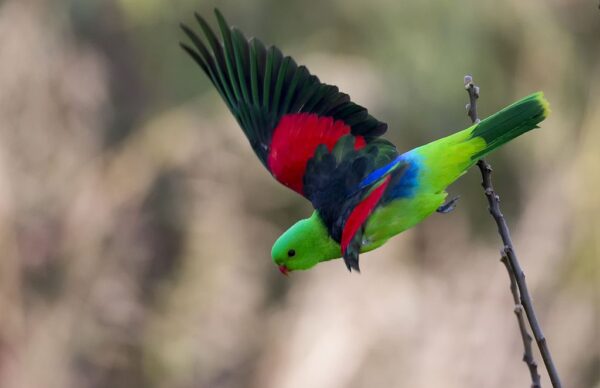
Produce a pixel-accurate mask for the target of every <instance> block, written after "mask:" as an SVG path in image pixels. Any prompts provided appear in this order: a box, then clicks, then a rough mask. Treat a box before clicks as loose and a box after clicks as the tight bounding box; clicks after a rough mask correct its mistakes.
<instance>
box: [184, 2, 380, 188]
mask: <svg viewBox="0 0 600 388" xmlns="http://www.w3.org/2000/svg"><path fill="white" fill-rule="evenodd" d="M215 14H216V17H217V21H218V24H219V29H220V31H221V38H222V40H219V38H217V36H216V34H215V33H214V32H213V30H212V29H211V28H210V26H209V25H208V24H207V23H206V21H205V20H204V19H203V18H202V17H201V16H199V15H198V14H196V19H197V21H198V23H199V25H200V29H201V30H202V32H203V33H204V38H205V41H203V40H202V39H201V38H200V37H199V36H198V35H197V34H196V33H194V32H193V31H192V30H191V29H190V28H189V27H187V26H185V25H182V26H181V28H182V29H183V31H184V32H185V34H186V35H187V36H188V37H189V39H190V41H191V43H192V44H191V45H188V44H185V43H182V44H181V46H182V47H183V49H184V50H185V51H187V53H188V54H189V55H190V56H191V57H192V58H193V59H194V60H195V61H196V63H198V65H199V66H200V68H201V69H202V70H203V71H204V73H206V75H207V76H208V78H209V79H210V80H211V82H212V83H213V85H214V86H215V88H216V89H217V91H218V92H219V94H220V95H221V97H222V98H223V100H224V101H225V103H226V104H227V106H228V107H229V110H230V111H231V113H233V115H234V116H235V118H236V120H237V121H238V123H239V125H240V126H241V127H242V130H243V131H244V133H245V134H246V137H247V138H248V140H249V142H250V145H251V146H252V148H253V149H254V152H255V153H256V155H257V156H258V158H259V159H260V161H261V162H262V164H263V165H264V166H265V167H266V168H267V169H268V170H269V171H270V172H271V174H272V175H273V176H274V177H275V178H276V179H277V180H278V181H279V182H281V183H283V184H284V185H286V186H288V187H289V188H291V189H293V190H294V191H296V192H298V193H300V194H302V195H304V196H306V190H305V188H304V175H305V169H306V164H307V162H308V160H309V159H310V158H311V157H312V156H313V155H314V153H315V151H316V149H317V148H318V147H319V146H320V145H324V146H325V147H326V148H327V149H328V150H332V149H333V147H334V145H335V144H336V143H337V142H338V140H339V139H340V138H341V137H342V136H345V135H351V136H352V137H354V139H355V141H354V147H355V149H360V148H363V147H364V146H365V145H366V144H369V143H370V142H371V141H373V140H374V139H375V138H377V137H378V136H380V135H382V134H383V133H384V132H385V131H386V129H387V124H385V123H383V122H381V121H378V120H377V119H375V118H374V117H372V116H371V115H369V114H368V112H367V109H365V108H363V107H362V106H360V105H357V104H355V103H353V102H352V101H350V97H349V96H348V95H347V94H344V93H342V92H340V91H339V90H338V88H337V87H336V86H332V85H327V84H324V83H321V82H320V81H319V79H318V78H317V77H316V76H314V75H311V74H310V72H309V71H308V69H307V68H306V67H304V66H298V65H297V64H296V62H295V61H294V60H293V59H292V58H291V57H289V56H284V55H283V54H282V53H281V51H280V50H279V49H278V48H277V47H274V46H271V47H269V48H266V47H265V45H264V44H263V43H262V42H261V41H260V40H258V39H250V40H248V39H246V37H244V35H243V34H242V32H240V31H239V30H238V29H236V28H231V27H229V25H228V24H227V23H226V21H225V19H224V18H223V16H222V15H221V13H220V12H219V11H218V10H215ZM205 42H207V43H205Z"/></svg>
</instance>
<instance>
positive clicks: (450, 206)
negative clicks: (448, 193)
mask: <svg viewBox="0 0 600 388" xmlns="http://www.w3.org/2000/svg"><path fill="white" fill-rule="evenodd" d="M459 198H460V196H456V197H454V198H452V199H451V200H450V201H448V202H446V203H445V204H443V205H442V206H440V207H438V208H437V210H436V211H437V212H438V213H442V214H446V213H450V212H451V211H452V210H454V209H455V208H456V203H457V202H458V200H459Z"/></svg>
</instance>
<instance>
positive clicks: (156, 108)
mask: <svg viewBox="0 0 600 388" xmlns="http://www.w3.org/2000/svg"><path fill="white" fill-rule="evenodd" d="M215 6H218V7H219V8H220V9H221V10H222V11H223V13H224V14H225V16H226V17H227V18H228V20H229V22H230V23H231V24H234V25H237V26H238V27H240V28H241V29H242V30H243V31H245V32H246V34H247V35H249V36H253V35H255V36H258V37H260V38H261V39H262V40H263V41H264V42H265V43H267V44H276V45H278V46H279V47H281V48H282V49H283V51H284V52H285V53H287V54H289V55H293V56H294V57H295V58H296V60H297V61H298V62H299V63H303V64H306V65H307V66H308V67H309V69H310V70H311V71H312V72H313V73H315V74H318V75H319V76H320V78H321V79H322V80H324V81H325V82H328V83H334V84H337V85H338V86H340V88H341V89H342V90H344V91H346V92H348V93H350V95H351V96H353V99H354V100H355V101H357V102H359V103H361V104H363V105H365V106H367V107H368V108H369V109H370V111H371V112H372V113H373V114H374V115H375V116H376V117H378V118H380V119H382V120H384V121H387V122H388V123H389V125H390V129H389V131H388V137H389V138H390V139H391V140H392V141H394V142H395V143H396V144H397V145H398V148H399V149H400V150H408V149H410V148H412V147H414V146H417V145H420V144H423V143H425V142H428V141H431V140H433V139H436V138H438V137H441V136H445V135H447V134H450V133H452V132H453V131H455V130H457V129H462V128H463V127H465V126H467V125H468V119H467V117H466V115H465V109H464V106H465V103H466V99H467V98H466V97H467V96H466V93H465V91H464V89H463V84H462V83H463V76H464V75H465V74H468V73H469V74H473V75H474V77H475V80H476V82H477V84H479V85H480V87H481V95H482V96H481V100H480V105H479V106H480V115H481V116H486V115H489V114H491V113H493V112H494V111H496V110H498V109H500V108H501V107H503V106H505V105H507V104H509V103H510V102H512V101H513V100H515V99H517V98H519V97H522V96H524V95H526V94H528V93H530V92H533V91H536V90H544V91H545V93H546V96H547V98H548V99H549V100H550V102H551V106H552V110H553V114H552V115H551V116H550V118H549V119H548V120H546V121H545V122H544V124H543V129H542V130H537V131H534V132H533V133H531V134H529V135H527V136H524V137H523V138H520V139H519V140H518V141H515V142H514V143H511V144H510V145H508V146H506V147H505V148H503V149H502V150H500V151H498V152H497V153H495V154H494V155H493V156H492V157H491V158H490V162H491V163H492V164H493V166H494V168H495V175H494V179H495V183H496V186H497V189H498V191H499V193H500V194H501V196H502V200H503V202H502V206H503V210H504V211H505V214H506V215H507V217H508V220H509V223H510V225H511V228H512V232H513V237H514V240H515V244H516V247H517V250H518V252H519V255H520V257H521V261H522V265H523V267H524V269H525V271H526V273H527V276H528V281H529V285H530V290H531V292H532V294H533V296H534V298H535V304H536V308H537V309H538V314H539V318H540V320H541V323H542V326H543V328H544V330H545V334H546V336H547V337H548V341H549V344H550V347H551V349H552V350H553V353H554V357H555V361H556V363H557V365H558V369H559V371H560V372H561V374H562V378H563V380H564V386H565V387H573V388H579V387H596V388H597V387H600V333H599V332H600V318H599V310H600V291H599V287H600V270H599V257H600V221H599V220H600V200H599V199H598V195H599V193H600V174H599V172H598V171H599V170H600V127H599V126H600V10H599V9H598V3H597V1H583V0H581V1H569V0H551V1H541V0H539V1H538V0H536V1H522V0H507V1H502V2H483V1H479V2H470V1H423V0H409V1H391V0H371V1H368V2H365V1H361V0H332V1H316V0H311V1H308V0H302V1H300V0H294V1H281V0H252V1H244V2H240V1H238V2H234V1H223V2H220V1H205V0H182V1H169V0H96V1H94V0H89V1H84V0H61V1H47V0H4V1H0V253H1V255H0V387H3V388H14V387H27V388H28V387H33V388H37V387H45V388H54V387H57V388H58V387H61V388H64V387H182V388H186V387H190V388H191V387H207V388H208V387H210V388H229V387H256V388H270V387H272V388H295V387H310V388H334V387H349V388H354V387H356V388H358V387H383V386H387V387H400V386H406V387H417V388H418V387H461V388H462V387H525V386H529V384H530V382H529V378H528V372H527V370H526V368H525V364H523V363H522V362H521V355H522V345H521V343H520V338H519V334H518V331H517V326H516V322H515V318H514V316H513V313H512V310H513V305H512V299H511V295H510V293H509V291H508V278H507V275H506V271H505V270H504V267H503V266H502V264H501V263H500V262H499V253H498V251H499V247H500V242H499V238H498V236H497V234H496V231H495V225H494V224H493V221H492V219H491V218H490V217H489V215H488V214H487V205H486V201H485V198H484V197H483V195H482V193H481V189H480V186H479V181H480V177H479V174H478V172H477V171H475V170H474V171H471V172H469V173H468V174H467V175H465V176H464V177H463V178H462V179H461V181H460V182H459V183H457V184H455V185H454V186H453V187H451V188H450V192H451V195H458V194H460V195H461V196H462V199H461V201H460V203H459V206H458V208H457V210H456V211H454V212H453V213H451V214H449V215H434V216H432V217H431V218H430V219H428V220H427V221H425V222H424V223H423V224H421V225H419V226H418V227H416V228H414V229H412V230H410V231H408V232H406V233H404V234H402V235H401V236H398V237H396V238H395V239H394V240H393V241H391V242H390V243H389V244H387V245H386V246H385V247H384V248H382V249H379V250H377V251H375V252H372V253H369V254H366V255H363V257H362V258H363V260H362V268H363V273H362V274H361V275H360V276H358V275H354V274H352V275H349V274H348V272H347V271H346V270H345V268H344V266H343V264H342V263H341V262H339V261H334V262H329V263H325V264H321V265H319V266H318V267H316V268H315V269H313V270H312V271H308V272H304V273H294V274H293V275H292V276H291V277H290V278H284V277H282V276H281V275H280V274H279V273H278V272H277V268H276V267H275V266H274V265H273V264H272V263H271V261H270V255H269V254H270V247H271V244H272V242H273V241H274V239H275V238H276V237H277V236H278V234H279V233H281V232H282V231H283V230H285V229H286V228H287V227H288V226H289V225H290V224H292V223H293V222H294V221H295V220H296V219H298V218H299V217H304V216H307V215H308V214H309V212H310V208H309V205H308V204H307V203H305V202H304V201H303V200H302V199H301V198H299V197H298V196H296V195H294V194H292V193H291V192H289V191H287V190H286V189H285V188H283V187H282V186H279V185H278V184H277V183H276V182H275V181H273V180H272V179H271V178H270V176H269V175H268V173H267V172H266V171H265V170H264V169H263V168H262V166H261V165H260V164H259V163H258V161H257V160H256V158H255V156H254V155H253V154H252V151H251V149H250V147H249V146H248V144H247V142H246V140H245V138H244V137H243V135H242V133H241V131H240V130H239V128H237V126H236V123H235V121H234V120H233V118H232V117H231V116H230V115H229V113H228V112H227V110H226V108H225V106H224V104H223V103H222V102H221V101H220V100H219V97H218V96H217V93H216V92H215V91H214V90H213V89H212V87H211V85H209V83H208V81H207V79H206V77H205V76H204V75H203V74H202V73H201V71H200V69H199V68H198V67H197V66H196V65H195V64H194V63H193V62H192V61H191V60H190V59H189V58H188V57H187V56H186V55H184V53H183V52H182V50H180V48H179V47H178V41H179V40H181V39H183V34H182V33H181V32H180V31H179V30H178V23H179V22H180V21H183V22H185V23H187V24H190V25H194V19H193V11H198V12H200V13H201V14H203V15H205V16H206V17H207V18H208V19H209V20H210V21H211V22H212V23H213V25H214V18H213V16H212V14H211V13H212V9H213V8H214V7H215ZM536 359H537V360H538V362H539V363H540V364H541V359H540V357H539V354H538V353H537V351H536ZM540 373H541V374H542V376H543V383H544V386H549V382H548V379H547V378H546V373H545V371H544V370H543V368H542V367H540Z"/></svg>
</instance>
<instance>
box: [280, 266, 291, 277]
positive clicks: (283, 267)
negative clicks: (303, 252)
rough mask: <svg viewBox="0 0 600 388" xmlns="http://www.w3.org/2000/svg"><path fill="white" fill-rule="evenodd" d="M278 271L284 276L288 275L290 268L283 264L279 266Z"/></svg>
mask: <svg viewBox="0 0 600 388" xmlns="http://www.w3.org/2000/svg"><path fill="white" fill-rule="evenodd" d="M279 272H281V273H282V274H283V275H285V276H290V270H289V269H288V267H286V266H285V265H283V264H282V265H280V266H279Z"/></svg>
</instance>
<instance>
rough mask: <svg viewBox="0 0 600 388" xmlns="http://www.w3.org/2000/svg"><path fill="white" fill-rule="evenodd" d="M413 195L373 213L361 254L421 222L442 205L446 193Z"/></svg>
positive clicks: (367, 226)
mask: <svg viewBox="0 0 600 388" xmlns="http://www.w3.org/2000/svg"><path fill="white" fill-rule="evenodd" d="M415 194H416V195H414V196H411V197H408V198H398V199H396V200H393V201H391V202H389V203H387V204H385V206H382V207H379V208H377V209H376V210H375V211H374V212H373V214H372V215H371V217H370V218H369V221H368V222H367V225H366V228H365V233H364V245H363V247H362V248H361V252H367V251H370V250H373V249H375V248H378V247H380V246H381V245H383V244H384V243H385V242H386V241H387V240H388V239H389V238H390V237H393V236H395V235H397V234H398V233H401V232H404V231H405V230H407V229H409V228H412V227H413V226H415V225H416V224H418V223H419V222H421V221H423V219H425V218H427V217H428V216H429V215H431V214H432V213H434V212H435V211H436V209H437V208H438V207H439V206H440V205H441V204H443V203H444V200H445V198H446V195H447V193H446V192H440V193H430V194H423V193H415Z"/></svg>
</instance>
